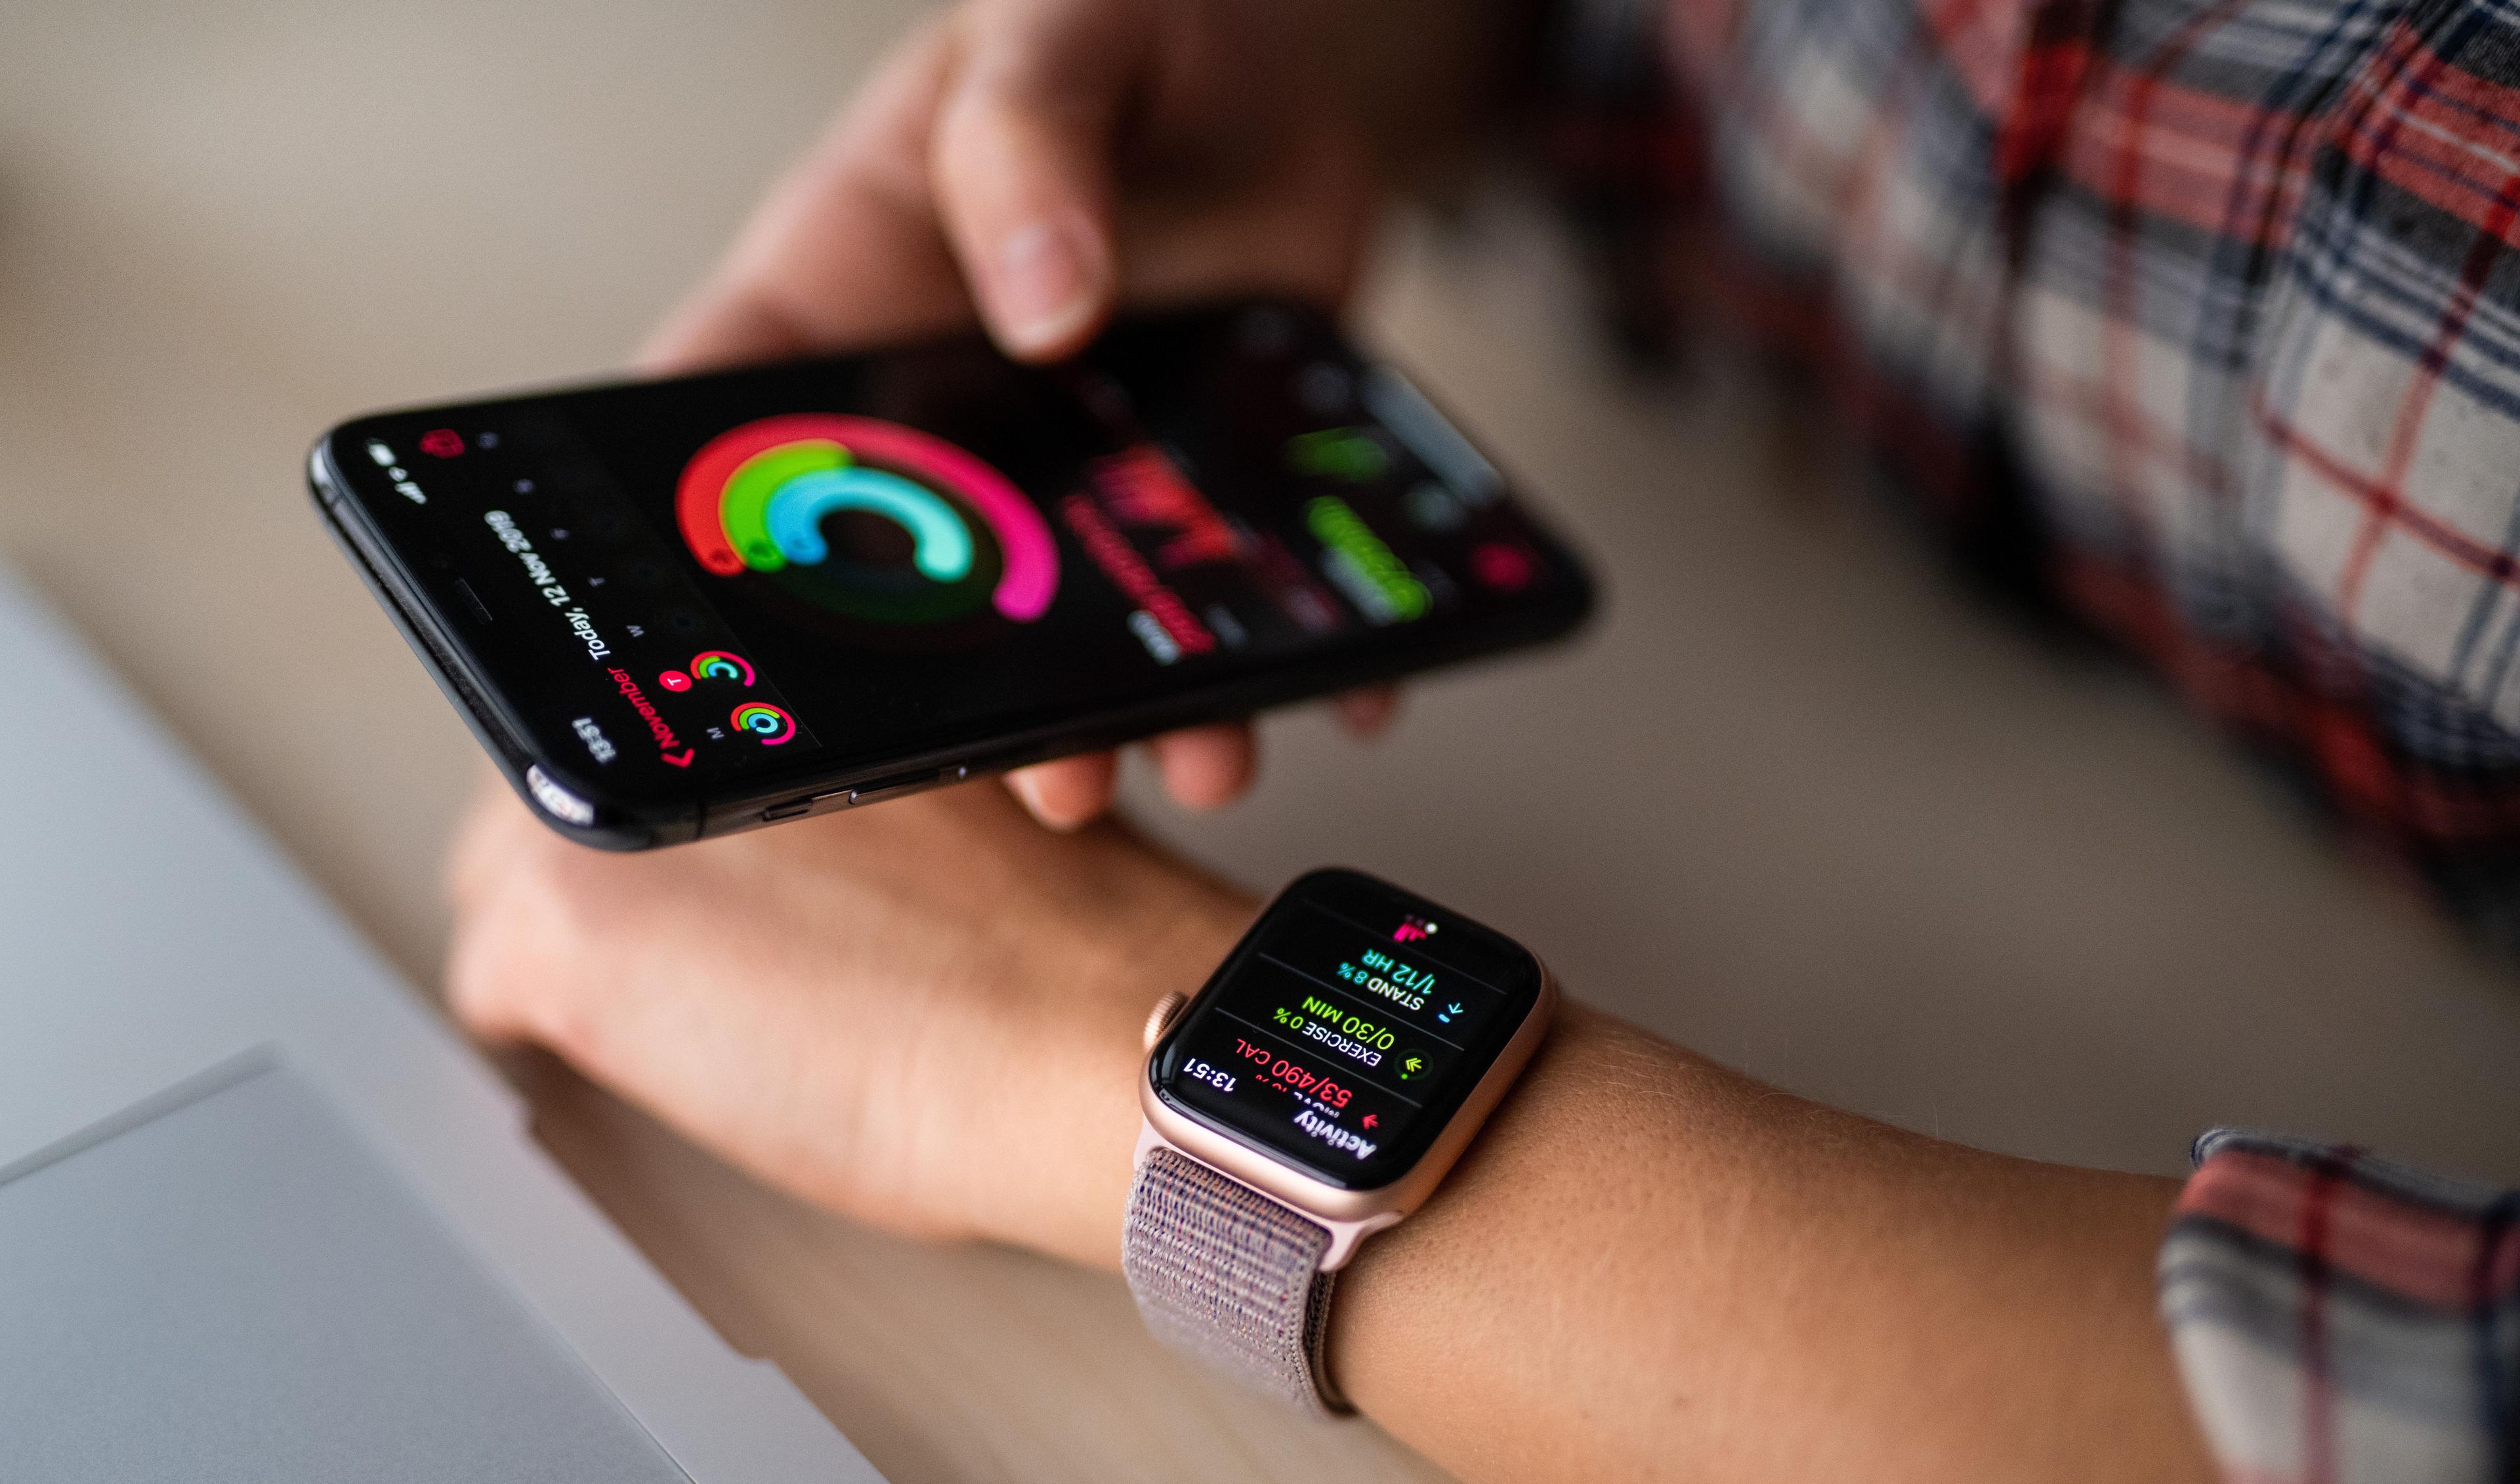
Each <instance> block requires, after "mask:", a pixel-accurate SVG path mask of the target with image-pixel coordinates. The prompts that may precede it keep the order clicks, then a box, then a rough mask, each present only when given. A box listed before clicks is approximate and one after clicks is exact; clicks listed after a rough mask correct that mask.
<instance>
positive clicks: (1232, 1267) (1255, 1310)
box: [1120, 1148, 1349, 1413]
mask: <svg viewBox="0 0 2520 1484" xmlns="http://www.w3.org/2000/svg"><path fill="white" fill-rule="evenodd" d="M1329 1246H1330V1234H1329V1233H1328V1232H1327V1231H1324V1230H1323V1229H1322V1228H1321V1227H1319V1226H1316V1225H1314V1224H1313V1223H1312V1222H1309V1221H1307V1220H1305V1219H1304V1218H1303V1217H1301V1216H1298V1215H1296V1214H1295V1213H1294V1212H1293V1211H1290V1210H1288V1209H1287V1208H1286V1207H1284V1206H1282V1205H1280V1204H1278V1203H1277V1202H1276V1201H1274V1200H1271V1199H1270V1198H1269V1197H1267V1196H1266V1195H1263V1194H1261V1193H1259V1192H1257V1191H1254V1190H1252V1189H1251V1188H1250V1187H1248V1186H1245V1185H1243V1184H1241V1183H1240V1182H1238V1181H1235V1180H1231V1179H1228V1178H1227V1177H1225V1176H1223V1175H1220V1174H1218V1173H1217V1172H1216V1171H1214V1170H1211V1169H1209V1168H1208V1167H1207V1166H1206V1165H1203V1164H1200V1163H1199V1162H1198V1161H1197V1160H1195V1159H1193V1158H1191V1157H1189V1156H1188V1155H1186V1154H1183V1153H1180V1152H1179V1151H1177V1150H1173V1149H1168V1148H1153V1149H1149V1150H1148V1151H1147V1157H1146V1161H1145V1162H1144V1163H1143V1164H1141V1165H1139V1166H1138V1183H1137V1184H1136V1186H1134V1187H1132V1188H1131V1190H1130V1192H1129V1222H1128V1229H1127V1234H1126V1237H1125V1238H1124V1240H1123V1243H1122V1246H1121V1256H1120V1268H1121V1271H1122V1272H1124V1273H1126V1274H1127V1275H1128V1277H1129V1287H1130V1289H1131V1290H1132V1291H1133V1292H1135V1293H1136V1294H1137V1295H1138V1312H1139V1313H1140V1314H1142V1315H1144V1316H1145V1317H1146V1321H1147V1327H1148V1328H1149V1329H1151V1330H1153V1331H1154V1332H1155V1335H1156V1337H1157V1338H1159V1339H1161V1340H1163V1342H1164V1343H1166V1344H1168V1345H1170V1346H1172V1347H1173V1348H1174V1349H1176V1350H1179V1351H1182V1352H1184V1353H1185V1354H1188V1355H1192V1356H1195V1357H1197V1358H1198V1359H1200V1360H1202V1361H1205V1362H1207V1363H1208V1364H1209V1365H1211V1366H1214V1367H1216V1368H1217V1369H1218V1370H1221V1371H1223V1372H1227V1373H1228V1374H1230V1375H1232V1376H1234V1377H1235V1378H1236V1379H1238V1380H1241V1381H1246V1382H1248V1383H1250V1384H1252V1385H1255V1386H1259V1387H1261V1388H1263V1389H1265V1390H1268V1391H1272V1392H1275V1393H1277V1394H1278V1395H1280V1396H1283V1397H1284V1398H1285V1399H1286V1400H1288V1401H1290V1402H1293V1403H1295V1404H1296V1405H1298V1406H1301V1407H1307V1408H1312V1409H1314V1410H1317V1411H1322V1412H1333V1413H1338V1412H1346V1411H1348V1410H1349V1408H1348V1405H1347V1402H1346V1400H1345V1399H1344V1398H1342V1397H1341V1396H1340V1395H1339V1394H1338V1391H1337V1388H1335V1387H1333V1386H1332V1385H1330V1383H1329V1378H1328V1374H1327V1372H1325V1371H1324V1369H1323V1365H1322V1341H1323V1338H1324V1336H1325V1335H1326V1334H1327V1333H1328V1328H1329V1312H1330V1285H1331V1283H1332V1282H1333V1281H1334V1280H1336V1279H1337V1277H1338V1275H1337V1274H1335V1273H1325V1272H1323V1271H1322V1270H1321V1269H1322V1258H1323V1256H1324V1255H1325V1254H1326V1253H1328V1251H1329Z"/></svg>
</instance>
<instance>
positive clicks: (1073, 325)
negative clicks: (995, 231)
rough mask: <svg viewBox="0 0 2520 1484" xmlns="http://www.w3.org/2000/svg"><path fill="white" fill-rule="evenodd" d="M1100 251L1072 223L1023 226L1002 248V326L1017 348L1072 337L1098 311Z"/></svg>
mask: <svg viewBox="0 0 2520 1484" xmlns="http://www.w3.org/2000/svg"><path fill="white" fill-rule="evenodd" d="M1099 256H1100V254H1099V253H1097V252H1095V251H1094V250H1093V247H1092V246H1091V241H1090V239H1089V237H1088V235H1087V234H1086V232H1085V231H1084V230H1083V229H1082V228H1081V227H1079V226H1077V225H1076V224H1074V223H1071V222H1062V221H1038V222H1034V223H1033V224H1031V225H1030V226H1027V227H1018V228H1016V229H1015V230H1014V231H1013V232H1011V233H1009V234H1008V235H1007V238H1006V241H1005V242H1003V243H1001V244H1000V245H999V247H998V272H997V285H996V292H995V294H994V295H993V296H994V297H995V299H996V300H997V311H998V320H999V330H1000V333H1002V334H1003V335H1004V336H1005V337H1006V338H1007V340H1008V342H1009V344H1010V346H1011V347H1012V348H1013V349H1016V350H1042V349H1047V348H1049V347H1051V346H1054V345H1057V344H1059V343H1060V342H1061V341H1063V340H1065V339H1066V338H1067V337H1070V336H1073V335H1074V334H1075V333H1076V331H1077V329H1078V327H1080V326H1081V325H1083V324H1084V323H1085V321H1086V320H1088V319H1089V318H1091V317H1092V316H1093V314H1094V310H1095V297H1096V291H1097V290H1098V289H1099V288H1100V287H1101V278H1102V275H1101V274H1100V273H1099V272H1098V271H1097V269H1096V261H1097V259H1098V258H1099Z"/></svg>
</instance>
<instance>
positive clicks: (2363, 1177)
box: [1546, 0, 2520, 1484]
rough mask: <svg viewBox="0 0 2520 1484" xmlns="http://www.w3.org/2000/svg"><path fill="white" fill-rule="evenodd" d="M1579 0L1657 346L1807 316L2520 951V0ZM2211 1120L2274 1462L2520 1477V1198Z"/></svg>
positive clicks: (1929, 488) (2034, 543) (2184, 1308)
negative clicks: (2519, 1416)
mask: <svg viewBox="0 0 2520 1484" xmlns="http://www.w3.org/2000/svg"><path fill="white" fill-rule="evenodd" d="M1561 6H1562V19H1563V20H1564V21H1565V22H1566V24H1565V25H1564V26H1563V37H1562V42H1561V45H1560V46H1559V47H1558V49H1557V53H1556V56H1557V61H1558V63H1559V64H1560V65H1559V66H1558V67H1556V69H1555V83H1556V86H1555V89H1554V95H1553V106H1552V109H1551V112H1550V117H1549V127H1548V129H1547V132H1546V138H1547V145H1548V149H1549V153H1550V155H1551V157H1552V160H1553V165H1554V167H1555V172H1556V177H1557V180H1558V182H1559V185H1560V187H1561V190H1562V193H1563V196H1564V198H1565V200H1566V202H1567V204H1568V205H1569V207H1570V214H1571V216H1572V218H1573V220H1574V222H1575V223H1576V225H1577V226H1578V228H1579V229H1580V230H1581V232H1582V233H1583V235H1584V236H1585V237H1586V238H1587V239H1588V240H1589V241H1590V243H1591V244H1592V245H1593V247H1594V248H1595V249H1596V252H1597V255H1598V259H1599V261H1600V264H1601V266H1602V268H1603V273H1602V276H1601V277H1602V282H1603V284H1604V285H1605V287H1606V288H1607V290H1608V291H1609V294H1608V297H1609V304H1610V309H1611V313H1612V318H1613V322H1614V325H1615V327H1616V328H1617V330H1618V331H1619V334H1620V337H1622V338H1623V339H1624V340H1625V341H1626V342H1627V343H1628V344H1630V345H1631V346H1633V347H1636V348H1639V349H1641V350H1646V351H1653V350H1658V349H1662V348H1667V347H1668V346H1670V345H1671V344H1672V342H1673V341H1674V339H1675V338H1676V337H1680V335H1681V332H1682V331H1684V330H1687V329H1690V328H1696V327H1703V328H1706V329H1710V330H1723V331H1728V332H1733V333H1738V334H1741V335H1744V336H1746V337H1748V338H1749V339H1750V340H1751V341H1752V342H1753V343H1754V344H1756V345H1758V346H1761V347H1764V348H1766V349H1767V350H1769V351H1771V352H1774V353H1776V354H1777V355H1778V358H1779V359H1781V360H1783V361H1785V362H1787V363H1788V364H1790V365H1792V366H1793V367H1795V368H1796V369H1797V370H1798V371H1799V372H1801V373H1802V374H1803V375H1804V376H1805V377H1806V378H1807V382H1808V384H1809V385H1810V386H1812V387H1813V388H1814V389H1816V390H1817V392H1818V393H1819V394H1820V395H1819V397H1818V398H1817V401H1818V405H1820V406H1822V407H1823V408H1825V409H1827V410H1828V412H1829V413H1830V414H1831V415H1832V417H1833V419H1834V421H1835V422H1836V423H1837V424H1838V426H1839V427H1842V428H1844V429H1845V430H1846V431H1847V432H1848V433H1849V434H1850V435H1851V436H1853V437H1855V438H1856V439H1858V440H1859V441H1861V442H1862V443H1863V444H1864V445H1865V446H1866V447H1867V448H1868V451H1869V452H1870V453H1871V454H1872V455H1873V462H1874V464H1875V466H1876V467H1877V468H1878V469H1879V470H1880V471H1881V472H1883V473H1884V474H1885V475H1886V476H1887V477H1888V479H1889V482H1891V483H1892V484H1893V485H1894V487H1896V488H1898V489H1899V490H1901V491H1902V492H1904V493H1905V494H1906V495H1908V496H1909V497H1910V503H1911V504H1912V505H1913V508H1914V509H1915V510H1917V511H1918V512H1920V513H1921V514H1922V515H1923V516H1924V517H1926V518H1927V519H1928V521H1929V522H1930V523H1931V524H1933V525H1934V526H1936V527H1938V528H1939V529H1940V530H1942V531H1943V532H1944V533H1946V534H1947V535H1948V536H1949V537H1950V539H1951V541H1952V543H1953V545H1954V547H1955V549H1956V550H1957V551H1958V553H1959V554H1960V555H1962V556H1963V557H1964V558H1966V559H1967V560H1968V561H1969V562H1971V563H1972V564H1973V565H1975V566H1976V567H1977V568H1978V569H1979V570H1980V571H1981V572H1982V573H1984V574H1986V575H1990V576H1993V577H1995V578H1996V579H1997V580H1998V582H1999V584H2000V585H2001V586H2002V587H2003V589H2004V590H2006V591H2010V592H2013V593H2016V594H2020V595H2023V596H2027V597H2031V598H2033V599H2034V600H2035V601H2037V602H2039V603H2040V604H2042V605H2043V606H2044V607H2048V608H2049V609H2050V610H2052V611H2058V612H2062V613H2064V614H2067V615H2070V616H2072V617H2075V618H2077V619H2079V620H2080V621H2082V622H2083V623H2085V624H2087V625H2089V626H2091V627H2092V628H2094V629H2096V630H2097V631H2099V632H2100V633H2102V634H2104V635H2106V636H2109V637H2111V638H2113V639H2115V640H2116V641H2118V642H2120V643H2121V644H2123V645H2124V646H2125V647H2126V648H2128V649H2129V650H2131V651H2132V652H2135V653H2136V654H2138V655H2139V656H2141V657H2143V658H2144V659H2146V660H2147V661H2149V662H2150V663H2151V664H2152V665H2153V666H2155V667H2156V668H2157V669H2158V670H2159V672H2160V673H2161V674H2162V675H2163V676H2164V677H2165V678H2166V679H2167V680H2168V681H2169V682H2170V683H2171V684H2172V685H2174V686H2175V687H2177V688H2178V689H2179V690H2180V691H2181V692H2182V693H2183V695H2184V696H2186V697H2188V698H2189V699H2190V700H2191V701H2192V702H2194V703H2195V704H2196V705H2197V706H2198V707H2199V708H2201V709H2203V710H2205V711H2207V712H2208V713H2210V714H2212V715H2214V716H2216V717H2218V718H2220V719H2221V720H2222V721H2224V722H2225V723H2226V724H2228V726H2229V727H2230V728H2231V729H2232V730H2233V731H2234V732H2236V733H2237V734H2238V735H2239V736H2241V737H2242V738H2243V739H2245V740H2246V741H2247V742H2251V743H2252V744H2254V745H2255V746H2256V747H2257V748H2259V749H2260V750H2261V751H2262V752H2263V753H2264V754H2265V755H2267V756H2268V757H2269V758H2270V759H2271V760H2272V761H2273V762H2274V763H2275V764H2276V765H2277V766H2278V767H2280V768H2282V769H2283V770H2285V771H2286V772H2287V773H2289V774H2290V775H2291V776H2292V777H2294V778H2296V779H2298V780H2299V781H2300V782H2301V783H2302V785H2303V786H2304V789H2305V791H2306V792H2308V793H2310V794H2312V795H2313V796H2314V797H2316V798H2318V799H2319V800H2321V801H2323V802H2324V804H2325V805H2326V806H2327V807H2328V808H2329V809H2330V810H2331V811H2332V812H2333V813H2334V814H2335V815H2336V816H2337V817H2339V818H2340V819H2341V820H2343V821H2344V822H2345V823H2346V824H2347V825H2348V826H2349V827H2351V828H2352V829H2353V830H2355V831H2356V832H2359V833H2360V834H2362V835H2363V837H2365V838H2366V839H2369V840H2371V841H2373V842H2375V843H2377V844H2379V845H2380V846H2382V847H2383V849H2384V853H2385V854H2387V855H2388V856H2391V857H2394V858H2395V859H2397V860H2399V861H2402V862H2404V863H2406V865H2407V866H2408V868H2409V870H2410V873H2411V874H2413V875H2415V876H2416V877H2420V878H2421V879H2423V880H2424V881H2426V882H2428V883H2429V884H2430V885H2431V887H2432V888H2433V889H2434V890H2435V892H2436V893H2437V894H2438V895H2439V896H2440V897H2441V899H2442V900H2443V901H2444V902H2445V903H2446V904H2447V905H2449V906H2450V907H2452V908H2453V910H2455V911H2456V912H2457V913H2458V914H2459V915H2460V916H2461V917H2462V918H2463V919H2464V920H2465V921H2466V922H2467V923H2468V924H2469V926H2470V927H2471V928H2472V929H2473V930H2475V931H2476V932H2477V933H2478V934H2479V935H2480V936H2481V937H2483V938H2484V939H2485V940H2486V941H2487V942H2488V943H2489V944H2490V945H2492V946H2494V947H2497V948H2498V949H2500V950H2501V951H2503V952H2505V953H2506V954H2514V955H2520V251H2515V248H2520V4H2515V0H1757V3H1756V4H1745V3H1741V0H1561ZM2197 1158H2198V1164H2197V1169H2196V1172H2195V1174H2194V1175H2193V1176H2192V1177H2191V1179H2190V1181H2189V1183H2188V1186H2187V1189H2186V1191H2185V1192H2184V1194H2183V1197H2182V1200H2181V1203H2180V1208H2179V1215H2178V1218H2177V1221H2176V1223H2175V1226H2174V1228H2173V1230H2172V1232H2171V1234H2170V1236H2169V1237H2168V1239H2167V1242H2166V1244H2165V1246H2164V1248H2163V1251H2162V1257H2161V1279H2162V1304H2163V1312H2164V1315H2165V1317H2166V1319H2167V1321H2168V1324H2169V1327H2170V1330H2171V1334H2172V1342H2173V1344H2174V1346H2175V1348H2176V1350H2177V1352H2178V1356H2179V1361H2180V1365H2181V1367H2182V1370H2183V1373H2184V1374H2185V1376H2186V1379H2187V1383H2188V1389H2189V1394H2190V1396H2191V1399H2192V1400H2193V1402H2194V1406H2195V1412H2196V1415H2197V1417H2198V1419H2199V1421H2200V1422H2201V1424H2202V1425H2203V1428H2204V1431H2205V1433H2206V1436H2207V1438H2208V1440H2209V1442H2210V1443H2211V1445H2212V1447H2213V1449H2214V1451H2215V1453H2216V1454H2217V1456H2218V1457H2219V1458H2220V1459H2221V1461H2222V1462H2223V1465H2224V1468H2225V1471H2226V1473H2227V1475H2228V1477H2229V1478H2230V1479H2232V1480H2234V1481H2248V1484H2279V1481H2280V1484H2290V1481H2301V1484H2364V1481H2370V1484H2378V1481H2384V1480H2386V1481H2419V1480H2441V1481H2451V1480H2459V1481H2468V1480H2474V1481H2479V1484H2484V1481H2501V1484H2512V1481H2514V1480H2520V1423H2515V1419H2514V1414H2515V1409H2520V1381H2515V1376H2520V1237H2515V1236H2514V1232H2513V1218H2514V1216H2515V1215H2520V1195H2515V1194H2513V1193H2510V1192H2490V1191H2483V1190H2477V1189H2472V1188H2469V1187H2464V1186H2459V1185H2455V1184H2452V1183H2449V1182H2444V1181H2438V1180H2433V1179H2429V1178H2427V1177H2424V1176H2421V1175H2418V1174H2416V1173H2414V1172H2411V1171H2408V1170H2405V1169H2401V1168H2399V1167H2396V1166H2393V1165H2389V1164H2385V1163H2382V1162H2379V1161H2376V1160H2371V1159H2367V1158H2364V1157H2363V1156H2360V1155H2358V1154H2355V1153H2353V1152H2351V1151H2346V1150H2337V1149H2330V1148H2323V1147H2318V1146H2314V1145H2309V1144H2302V1143H2297V1142H2292V1141H2286V1140H2281V1139H2273V1138H2267V1137H2261V1136H2256V1135H2248V1134H2240V1133H2233V1132H2228V1131H2225V1132H2217V1133H2214V1134H2210V1135H2208V1136H2206V1138H2204V1139H2203V1140H2201V1141H2199V1144H2198V1148H2197Z"/></svg>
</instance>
